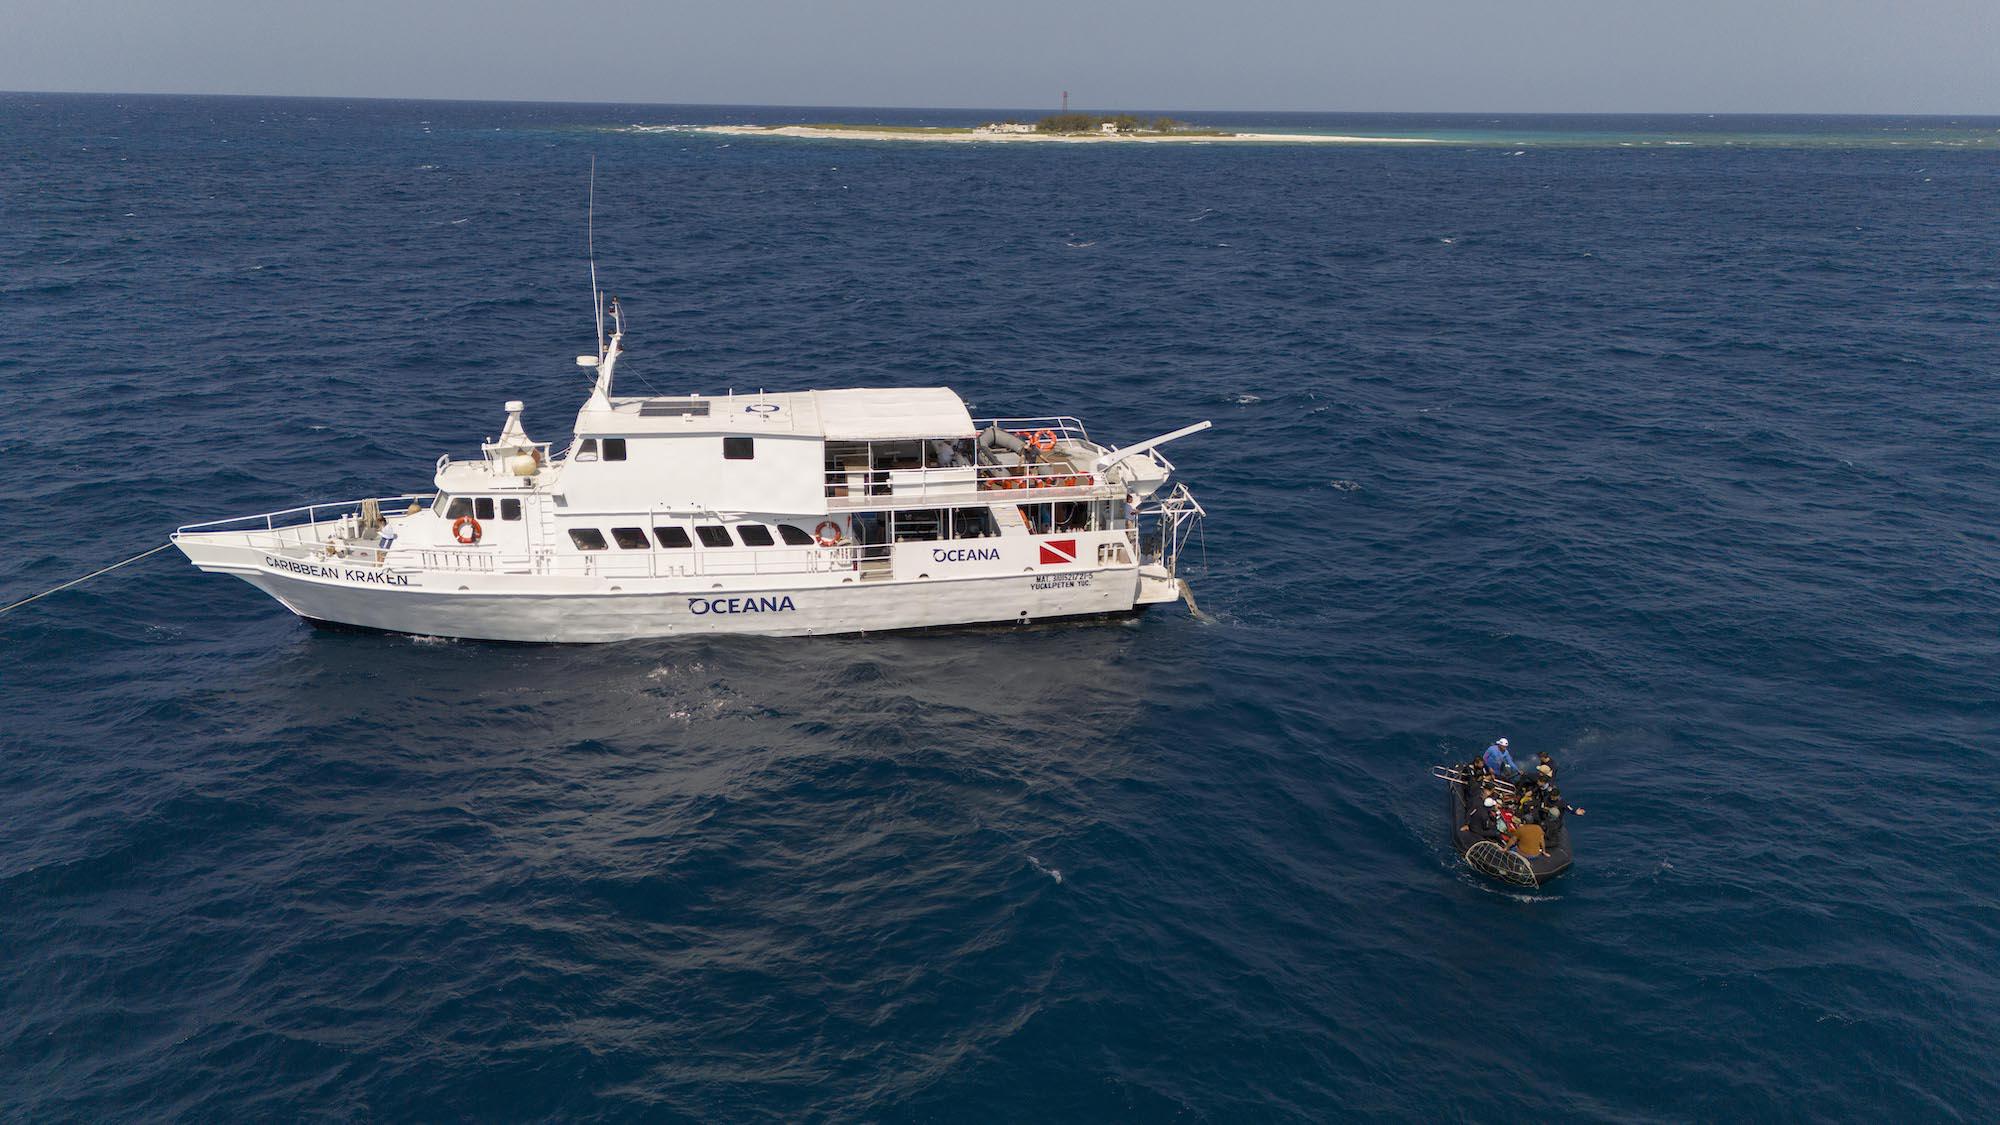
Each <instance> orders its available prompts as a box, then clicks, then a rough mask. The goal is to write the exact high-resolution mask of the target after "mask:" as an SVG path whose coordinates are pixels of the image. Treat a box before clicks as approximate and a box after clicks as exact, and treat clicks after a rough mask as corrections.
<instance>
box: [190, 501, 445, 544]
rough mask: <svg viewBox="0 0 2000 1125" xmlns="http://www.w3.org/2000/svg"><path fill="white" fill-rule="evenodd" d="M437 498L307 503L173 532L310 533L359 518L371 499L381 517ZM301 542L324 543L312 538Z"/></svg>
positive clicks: (400, 512)
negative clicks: (259, 531)
mask: <svg viewBox="0 0 2000 1125" xmlns="http://www.w3.org/2000/svg"><path fill="white" fill-rule="evenodd" d="M435 499H437V493H435V492H413V493H406V494H404V495H401V496H373V497H367V498H364V499H360V500H336V501H333V502H331V503H326V504H307V505H305V506H303V507H298V508H285V509H283V510H281V511H276V512H263V513H260V514H258V515H254V516H234V517H231V518H229V519H222V520H209V521H208V522H207V523H190V524H185V525H183V526H181V527H177V528H175V529H174V534H175V535H184V534H189V533H195V534H199V533H201V532H205V531H256V530H257V529H258V528H260V527H261V528H263V529H264V530H265V531H269V532H274V533H275V532H279V531H292V530H297V531H301V532H313V531H315V530H317V529H319V528H321V527H322V525H325V524H332V523H336V522H339V521H344V520H346V519H347V518H348V517H349V516H353V517H356V518H359V517H360V515H361V506H362V505H363V504H366V503H368V502H369V501H370V500H373V501H374V502H375V505H376V507H377V508H379V509H381V512H382V514H383V515H384V516H400V515H402V514H403V513H404V510H405V509H407V508H408V507H409V506H410V504H411V503H412V502H414V503H416V504H418V505H422V506H428V505H429V504H430V502H431V501H433V500H435ZM300 541H301V542H324V541H325V540H324V539H321V538H318V537H317V536H315V537H314V538H313V539H310V540H300Z"/></svg>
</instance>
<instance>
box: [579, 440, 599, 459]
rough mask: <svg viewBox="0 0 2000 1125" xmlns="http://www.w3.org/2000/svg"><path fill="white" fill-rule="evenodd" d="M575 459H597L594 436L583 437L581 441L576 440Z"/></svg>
mask: <svg viewBox="0 0 2000 1125" xmlns="http://www.w3.org/2000/svg"><path fill="white" fill-rule="evenodd" d="M576 460H578V461H595V460H597V439H596V438H594V437H587V438H584V439H583V440H582V441H580V442H577V443H576Z"/></svg>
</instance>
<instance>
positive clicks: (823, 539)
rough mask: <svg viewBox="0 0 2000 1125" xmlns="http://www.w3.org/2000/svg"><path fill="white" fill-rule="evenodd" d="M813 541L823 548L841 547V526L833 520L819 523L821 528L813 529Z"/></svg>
mask: <svg viewBox="0 0 2000 1125" xmlns="http://www.w3.org/2000/svg"><path fill="white" fill-rule="evenodd" d="M813 540H814V541H815V542H817V543H818V544H819V545H820V546H822V547H838V546H839V545H840V525H839V524H837V523H835V522H833V521H832V520H821V521H819V526H818V527H815V528H813Z"/></svg>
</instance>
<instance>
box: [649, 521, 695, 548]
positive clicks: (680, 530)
mask: <svg viewBox="0 0 2000 1125" xmlns="http://www.w3.org/2000/svg"><path fill="white" fill-rule="evenodd" d="M653 534H654V535H657V536H659V537H660V546H662V547H665V548H666V549H667V550H669V551H678V550H681V549H682V548H684V547H692V546H694V540H692V539H689V538H688V530H687V528H685V527H656V528H654V529H653Z"/></svg>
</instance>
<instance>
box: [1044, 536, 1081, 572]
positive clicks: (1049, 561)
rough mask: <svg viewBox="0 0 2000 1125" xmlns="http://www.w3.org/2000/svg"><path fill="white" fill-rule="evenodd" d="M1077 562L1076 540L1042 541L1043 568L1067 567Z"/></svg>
mask: <svg viewBox="0 0 2000 1125" xmlns="http://www.w3.org/2000/svg"><path fill="white" fill-rule="evenodd" d="M1075 561H1076V540H1074V539H1044V540H1042V565H1043V566H1066V565H1068V564H1069V563H1073V562H1075Z"/></svg>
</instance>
